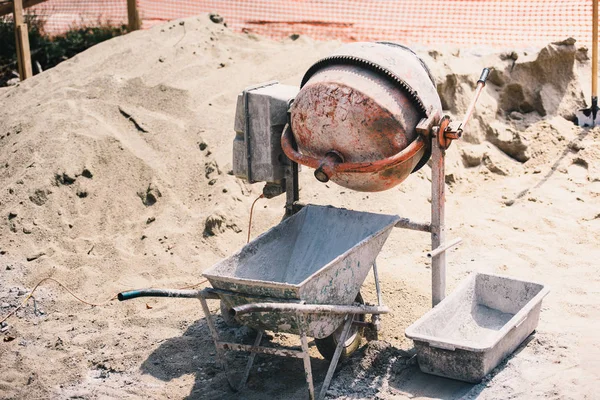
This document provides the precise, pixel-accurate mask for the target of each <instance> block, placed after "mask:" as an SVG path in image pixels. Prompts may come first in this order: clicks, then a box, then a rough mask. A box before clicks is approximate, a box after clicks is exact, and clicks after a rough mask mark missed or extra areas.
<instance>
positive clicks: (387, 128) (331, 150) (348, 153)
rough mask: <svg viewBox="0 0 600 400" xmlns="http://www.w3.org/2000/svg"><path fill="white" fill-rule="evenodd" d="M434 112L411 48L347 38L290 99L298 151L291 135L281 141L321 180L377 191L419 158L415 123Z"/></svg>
mask: <svg viewBox="0 0 600 400" xmlns="http://www.w3.org/2000/svg"><path fill="white" fill-rule="evenodd" d="M439 113H441V103H440V100H439V97H438V96H437V91H436V89H435V86H434V84H433V82H432V81H431V78H430V76H429V74H428V71H427V70H426V68H425V67H424V65H423V64H422V62H421V61H420V59H419V58H418V57H417V56H416V55H415V54H414V53H412V52H411V51H410V50H407V49H405V48H402V47H398V46H396V45H393V44H382V43H352V44H348V45H345V46H342V47H341V48H340V49H339V50H338V51H337V52H335V54H334V55H333V56H332V57H328V58H327V59H324V60H321V61H320V62H318V63H317V64H315V66H313V68H311V69H310V70H309V71H308V72H307V74H306V76H305V78H304V80H303V85H302V89H301V90H300V92H299V94H298V95H297V96H296V99H295V100H294V103H293V104H292V107H291V130H292V131H293V136H294V139H295V141H296V144H297V146H298V150H299V153H301V155H302V156H303V157H298V155H299V153H298V152H294V151H293V146H291V145H290V140H289V137H287V138H285V137H284V138H283V139H284V140H285V139H288V140H287V142H286V143H287V145H286V143H282V145H283V146H284V151H285V152H286V154H287V155H288V157H290V158H291V159H294V160H295V161H296V162H299V163H302V164H305V165H308V166H311V167H312V168H318V171H317V174H316V176H317V177H318V179H320V180H322V181H325V180H327V179H331V180H332V181H334V182H336V183H338V184H339V185H341V186H344V187H348V188H350V189H354V190H359V191H382V190H386V189H389V188H391V187H393V186H395V185H397V184H399V183H400V182H402V181H403V180H404V179H406V178H407V177H408V175H409V174H410V173H411V172H412V171H413V170H414V169H415V167H416V166H417V164H419V162H420V161H421V160H422V158H423V156H424V155H425V154H426V153H427V150H428V149H427V143H428V141H420V140H417V138H418V134H417V131H416V126H417V124H418V123H419V121H420V120H421V119H422V118H424V117H427V116H428V115H437V114H439ZM284 136H285V135H284ZM405 150H406V152H403V151H405ZM331 154H335V155H336V157H335V158H334V157H331V156H329V157H328V155H331ZM337 158H339V160H338V159H337ZM315 160H316V161H315ZM421 164H422V163H421ZM319 174H322V175H321V177H322V178H326V179H321V177H320V175H319Z"/></svg>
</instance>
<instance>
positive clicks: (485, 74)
mask: <svg viewBox="0 0 600 400" xmlns="http://www.w3.org/2000/svg"><path fill="white" fill-rule="evenodd" d="M488 76H490V69H489V68H484V69H483V71H481V76H480V77H479V80H478V81H477V83H479V82H481V83H483V84H484V85H485V81H487V78H488Z"/></svg>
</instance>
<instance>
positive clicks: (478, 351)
mask: <svg viewBox="0 0 600 400" xmlns="http://www.w3.org/2000/svg"><path fill="white" fill-rule="evenodd" d="M548 292H549V289H548V288H547V287H545V286H544V285H542V284H539V283H534V282H527V281H522V280H518V279H514V278H510V277H506V276H500V275H493V274H483V273H474V274H472V275H471V276H469V277H468V278H467V279H466V280H465V281H464V282H462V283H461V285H460V286H459V287H458V288H457V289H456V290H455V291H454V292H453V293H452V294H451V295H450V296H448V297H446V298H445V299H444V300H443V301H441V302H440V303H439V304H438V305H437V306H436V307H434V308H433V309H431V310H430V311H429V312H428V313H427V314H425V315H424V316H423V317H421V318H420V319H419V320H418V321H417V322H415V323H414V324H412V325H411V326H410V327H408V328H407V329H406V336H407V337H408V338H410V339H412V340H413V341H414V344H415V348H416V350H417V359H418V362H419V367H420V368H421V371H423V372H425V373H428V374H433V375H439V376H443V377H447V378H452V379H458V380H461V381H466V382H472V383H477V382H480V381H481V380H482V379H483V378H484V377H485V376H486V375H487V374H488V373H490V371H491V370H492V369H494V368H495V367H496V366H497V365H498V364H499V363H500V362H501V361H502V360H504V359H505V358H506V357H507V356H509V355H510V354H511V353H512V352H514V351H515V349H516V348H517V347H518V346H519V345H520V344H521V343H522V342H523V341H524V340H525V339H526V338H527V337H528V336H529V335H530V334H531V333H532V332H533V331H534V330H535V328H536V327H537V325H538V322H539V317H540V309H541V306H542V299H543V298H544V297H545V296H546V295H547V294H548Z"/></svg>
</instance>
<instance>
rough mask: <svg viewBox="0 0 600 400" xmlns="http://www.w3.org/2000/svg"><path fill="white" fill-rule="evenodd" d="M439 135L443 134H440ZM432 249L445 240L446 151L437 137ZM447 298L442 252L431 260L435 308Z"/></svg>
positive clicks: (433, 159)
mask: <svg viewBox="0 0 600 400" xmlns="http://www.w3.org/2000/svg"><path fill="white" fill-rule="evenodd" d="M437 134H438V135H441V134H443V133H440V132H438V133H437ZM431 142H432V143H431V248H432V249H436V248H438V247H439V246H440V245H442V244H443V243H444V240H445V236H446V233H445V230H446V226H445V221H444V220H445V214H446V213H445V203H446V172H445V168H444V163H445V156H446V154H445V153H446V150H445V149H443V148H442V147H441V145H440V144H439V142H438V138H437V137H433V138H432V140H431ZM444 297H446V252H445V251H442V252H440V253H439V254H437V255H435V256H433V257H432V259H431V302H432V306H433V307H435V306H436V305H437V304H438V303H439V302H440V301H442V300H444Z"/></svg>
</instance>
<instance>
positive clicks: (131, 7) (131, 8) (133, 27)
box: [127, 0, 141, 32]
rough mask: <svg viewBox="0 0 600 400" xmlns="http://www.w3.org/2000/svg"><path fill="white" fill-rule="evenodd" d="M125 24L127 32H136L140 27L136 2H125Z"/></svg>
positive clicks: (131, 0) (129, 0) (133, 0)
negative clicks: (126, 23) (126, 24)
mask: <svg viewBox="0 0 600 400" xmlns="http://www.w3.org/2000/svg"><path fill="white" fill-rule="evenodd" d="M127 22H128V29H129V32H133V31H137V30H138V29H140V27H141V23H140V14H139V12H138V6H137V0H127Z"/></svg>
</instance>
